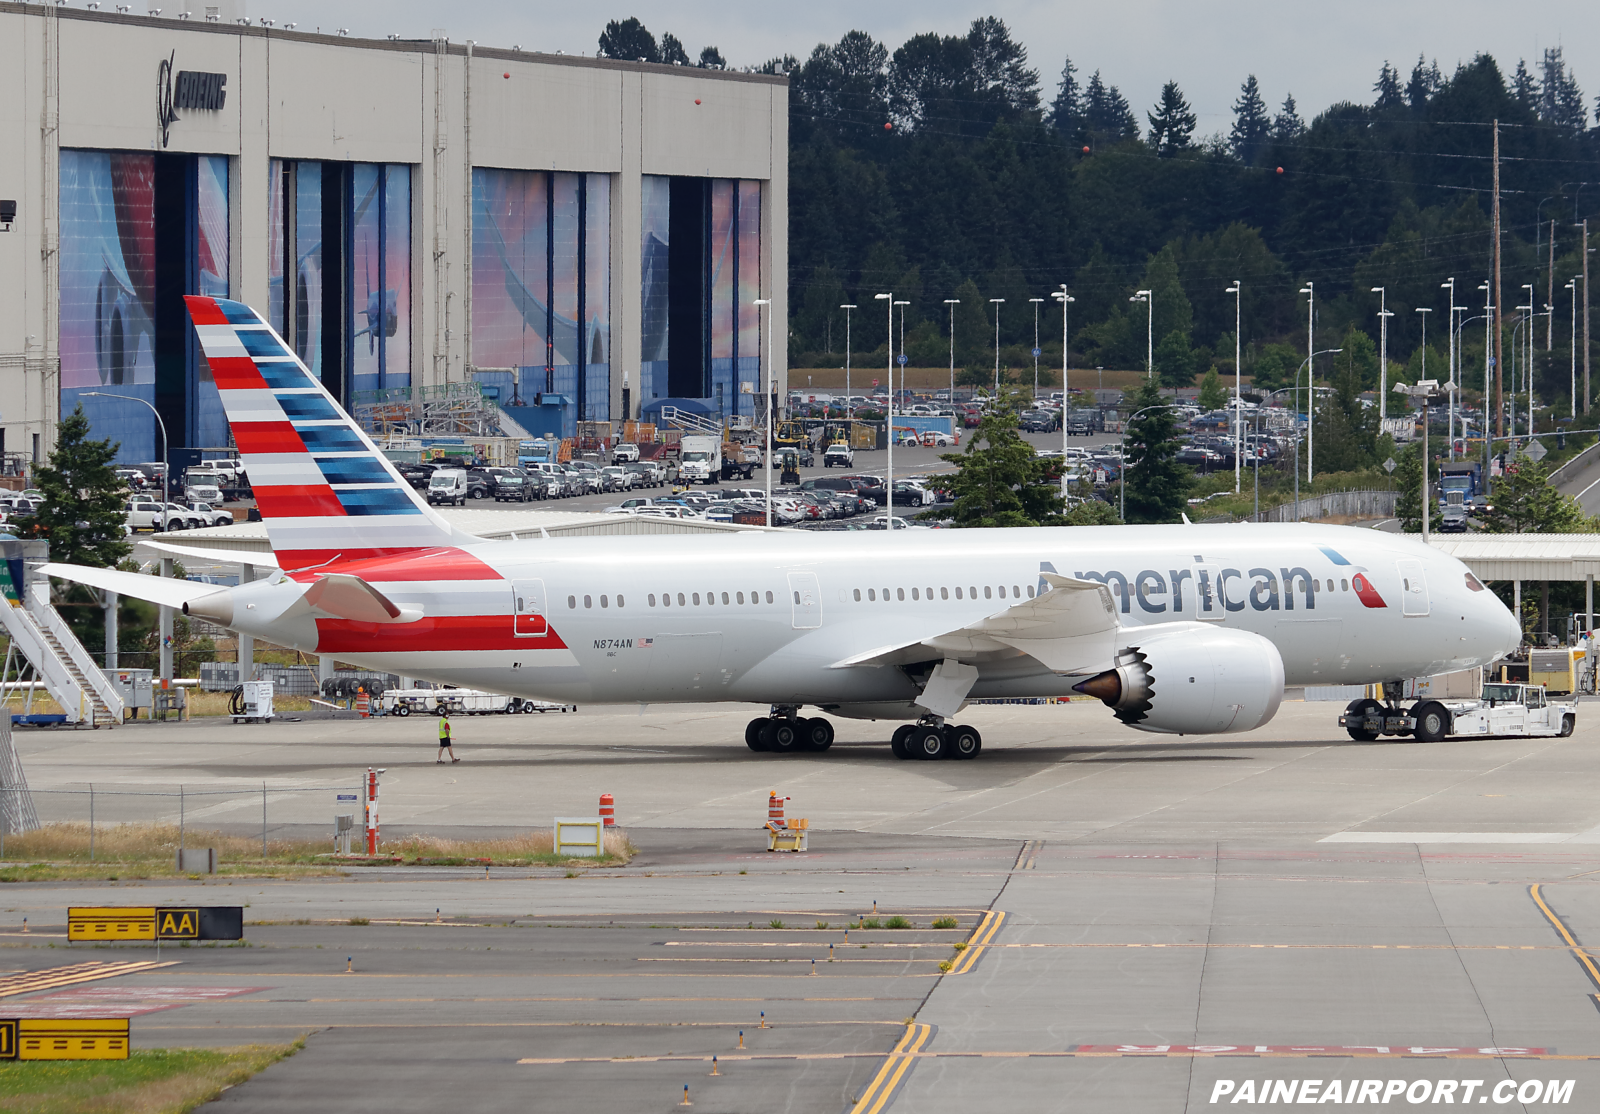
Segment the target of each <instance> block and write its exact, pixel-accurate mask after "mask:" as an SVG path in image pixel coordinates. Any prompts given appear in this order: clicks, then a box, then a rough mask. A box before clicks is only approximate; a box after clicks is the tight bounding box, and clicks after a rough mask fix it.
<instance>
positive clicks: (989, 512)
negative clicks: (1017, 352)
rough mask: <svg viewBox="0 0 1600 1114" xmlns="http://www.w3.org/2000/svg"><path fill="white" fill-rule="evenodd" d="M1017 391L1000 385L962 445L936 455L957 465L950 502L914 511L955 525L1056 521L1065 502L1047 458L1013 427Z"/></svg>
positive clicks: (950, 483)
mask: <svg viewBox="0 0 1600 1114" xmlns="http://www.w3.org/2000/svg"><path fill="white" fill-rule="evenodd" d="M1018 402H1019V395H1018V394H1017V393H1016V392H1015V391H1010V390H1003V391H1002V392H1001V394H1000V397H999V398H997V399H996V400H995V402H994V404H993V405H991V406H990V407H989V409H988V411H987V412H986V413H985V414H984V416H983V423H982V424H981V425H979V427H978V428H977V430H975V431H974V435H973V436H972V438H971V440H969V441H968V442H967V447H966V449H965V450H964V451H962V452H959V453H946V454H944V455H943V456H942V457H941V458H940V459H942V460H945V461H948V462H949V463H951V464H954V465H955V466H956V471H955V474H954V475H953V476H950V477H948V478H947V479H946V480H945V489H946V490H947V491H949V492H950V494H951V496H952V498H953V500H954V501H953V502H952V503H951V504H950V505H948V506H941V507H938V508H936V509H934V510H930V511H924V512H923V513H922V514H921V515H919V516H918V517H920V518H929V519H940V520H944V521H947V522H949V523H950V525H952V526H954V527H957V528H973V527H1000V526H1059V525H1061V512H1062V510H1063V509H1064V506H1065V502H1064V500H1063V499H1062V497H1061V486H1060V484H1058V483H1056V482H1055V481H1053V480H1052V479H1051V478H1050V471H1051V464H1050V462H1049V461H1048V460H1046V459H1045V458H1043V457H1041V456H1039V455H1038V454H1037V453H1035V452H1034V450H1033V446H1032V445H1030V444H1029V443H1028V442H1027V441H1025V440H1023V438H1022V435H1021V434H1020V433H1019V432H1018V431H1017V406H1018Z"/></svg>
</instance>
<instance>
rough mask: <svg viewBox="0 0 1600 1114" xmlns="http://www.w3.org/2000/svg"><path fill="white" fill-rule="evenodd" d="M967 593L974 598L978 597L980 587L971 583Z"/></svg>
mask: <svg viewBox="0 0 1600 1114" xmlns="http://www.w3.org/2000/svg"><path fill="white" fill-rule="evenodd" d="M967 595H969V596H971V597H972V598H973V599H977V598H978V589H977V588H976V587H974V586H973V585H971V584H969V585H967Z"/></svg>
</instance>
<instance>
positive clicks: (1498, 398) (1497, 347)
mask: <svg viewBox="0 0 1600 1114" xmlns="http://www.w3.org/2000/svg"><path fill="white" fill-rule="evenodd" d="M1493 224H1494V243H1493V248H1494V291H1493V293H1492V295H1491V297H1493V298H1494V309H1493V310H1492V311H1491V312H1492V313H1493V314H1494V337H1493V340H1494V435H1495V436H1496V437H1503V436H1504V435H1505V432H1506V416H1505V404H1504V396H1503V390H1504V386H1505V377H1504V376H1503V374H1502V373H1501V370H1500V369H1501V363H1502V361H1501V359H1500V357H1501V355H1502V352H1501V340H1502V339H1503V338H1502V337H1501V335H1500V333H1501V329H1502V326H1501V322H1500V121H1499V120H1496V121H1495V122H1494V220H1493ZM1484 432H1485V433H1486V434H1487V432H1488V431H1487V430H1485V431H1484Z"/></svg>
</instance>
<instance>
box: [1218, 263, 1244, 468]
mask: <svg viewBox="0 0 1600 1114" xmlns="http://www.w3.org/2000/svg"><path fill="white" fill-rule="evenodd" d="M1223 293H1224V294H1232V295H1233V493H1234V494H1235V495H1237V494H1239V477H1240V471H1239V469H1240V461H1241V460H1242V459H1243V457H1244V413H1243V411H1242V410H1241V409H1240V406H1241V399H1243V398H1244V379H1243V371H1242V369H1241V368H1240V365H1239V358H1240V354H1241V352H1242V351H1243V349H1242V348H1241V347H1240V344H1239V324H1240V322H1241V321H1242V320H1243V316H1242V314H1243V310H1242V306H1243V303H1244V284H1243V283H1242V282H1240V281H1239V280H1238V279H1234V280H1233V285H1232V286H1230V287H1228V289H1226V290H1224V291H1223Z"/></svg>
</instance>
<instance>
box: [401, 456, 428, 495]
mask: <svg viewBox="0 0 1600 1114" xmlns="http://www.w3.org/2000/svg"><path fill="white" fill-rule="evenodd" d="M395 469H396V470H397V471H398V472H399V473H400V478H401V479H403V480H405V481H406V483H408V484H410V485H411V486H412V487H414V488H416V489H417V490H418V491H426V490H428V479H429V477H431V476H432V475H433V473H434V467H433V465H431V464H412V463H410V462H408V461H403V462H401V463H398V464H396V465H395Z"/></svg>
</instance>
